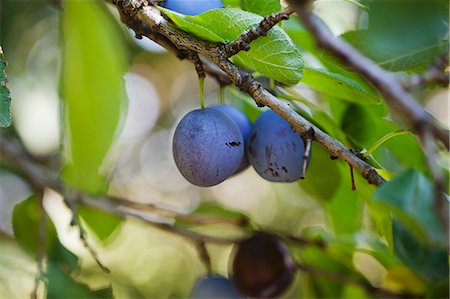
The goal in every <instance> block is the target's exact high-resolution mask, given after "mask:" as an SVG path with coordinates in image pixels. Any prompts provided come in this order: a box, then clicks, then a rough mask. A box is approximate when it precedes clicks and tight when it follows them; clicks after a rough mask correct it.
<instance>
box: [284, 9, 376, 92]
mask: <svg viewBox="0 0 450 299" xmlns="http://www.w3.org/2000/svg"><path fill="white" fill-rule="evenodd" d="M324 25H325V24H324ZM325 26H326V25H325ZM283 29H284V30H285V31H286V33H287V34H288V35H289V36H290V37H291V38H292V40H293V41H294V43H295V44H296V45H297V46H299V47H301V48H302V49H304V50H306V51H308V52H309V53H311V54H312V55H314V56H315V57H316V58H317V59H318V60H319V61H320V62H321V63H322V64H323V66H324V67H326V68H327V69H328V70H329V71H330V72H332V73H336V74H340V75H342V76H344V77H346V78H348V79H351V80H353V81H355V82H357V83H358V84H359V85H360V86H361V87H363V88H364V89H365V90H370V91H371V93H373V94H375V95H378V93H377V92H376V91H375V89H374V88H373V87H372V86H371V85H370V84H369V83H368V82H367V81H366V80H365V79H364V78H363V77H362V76H361V75H360V74H358V73H356V72H354V71H353V70H351V69H350V68H349V67H348V66H346V65H345V64H344V63H342V62H341V61H340V60H339V59H337V58H336V57H334V56H333V55H332V54H330V53H329V52H327V51H325V50H322V49H321V48H319V47H318V46H317V43H316V41H315V38H314V37H313V36H312V35H311V33H310V32H309V31H308V30H307V29H306V28H305V26H304V25H303V24H302V22H301V20H300V19H299V18H298V17H297V16H291V17H290V18H289V19H288V20H286V21H284V22H283Z"/></svg>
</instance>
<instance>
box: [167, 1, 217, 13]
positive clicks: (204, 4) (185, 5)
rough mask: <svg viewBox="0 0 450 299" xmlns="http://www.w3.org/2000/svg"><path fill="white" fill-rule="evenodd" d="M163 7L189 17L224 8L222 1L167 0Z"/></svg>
mask: <svg viewBox="0 0 450 299" xmlns="http://www.w3.org/2000/svg"><path fill="white" fill-rule="evenodd" d="M161 6H163V7H165V8H167V9H170V10H173V11H176V12H179V13H182V14H184V15H188V16H194V15H198V14H201V13H202V12H205V11H207V10H210V9H214V8H222V7H223V3H222V1H220V0H166V1H164V2H162V3H161Z"/></svg>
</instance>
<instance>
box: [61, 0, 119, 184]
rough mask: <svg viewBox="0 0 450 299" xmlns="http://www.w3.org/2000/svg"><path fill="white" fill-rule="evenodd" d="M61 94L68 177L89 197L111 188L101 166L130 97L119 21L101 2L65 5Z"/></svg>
mask: <svg viewBox="0 0 450 299" xmlns="http://www.w3.org/2000/svg"><path fill="white" fill-rule="evenodd" d="M62 25H63V41H64V43H63V53H64V56H63V72H62V85H61V86H62V95H63V98H64V103H65V105H64V108H65V119H64V122H65V128H66V131H67V136H68V140H67V141H68V151H69V155H70V156H69V161H70V163H71V164H70V165H69V167H68V168H67V172H66V176H65V179H66V181H68V182H69V184H71V185H73V186H74V187H76V188H78V189H81V190H83V191H87V192H90V193H101V192H104V191H105V190H106V182H105V180H104V177H103V175H102V174H100V167H101V165H102V164H103V161H104V159H105V155H106V154H107V152H108V149H109V148H110V146H111V144H112V142H113V140H114V137H115V136H116V134H117V132H116V131H117V127H118V123H119V117H120V115H121V108H123V107H124V104H125V102H124V100H125V99H126V95H125V87H124V81H123V75H124V73H125V71H126V66H127V56H126V54H125V48H124V45H125V42H124V41H123V40H122V36H121V35H120V34H121V33H120V28H119V27H118V24H117V22H116V21H115V20H114V19H113V18H112V16H111V15H109V13H108V11H107V10H106V7H105V6H104V5H103V4H102V3H100V2H98V1H74V0H70V1H67V2H65V5H64V13H63V23H62Z"/></svg>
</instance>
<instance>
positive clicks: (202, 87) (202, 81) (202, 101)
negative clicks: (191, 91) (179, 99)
mask: <svg viewBox="0 0 450 299" xmlns="http://www.w3.org/2000/svg"><path fill="white" fill-rule="evenodd" d="M198 85H199V89H200V107H201V108H202V109H203V108H205V77H199V78H198Z"/></svg>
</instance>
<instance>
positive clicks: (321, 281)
mask: <svg viewBox="0 0 450 299" xmlns="http://www.w3.org/2000/svg"><path fill="white" fill-rule="evenodd" d="M300 255H301V257H300V259H301V260H302V261H304V262H305V264H307V265H309V266H311V267H314V268H317V269H322V270H324V271H329V272H333V273H342V275H344V276H345V277H352V278H353V279H355V280H360V281H362V282H366V279H365V278H364V277H363V276H362V275H361V274H359V273H358V272H357V271H356V270H355V269H354V268H353V266H352V255H348V256H343V255H340V254H339V252H330V251H327V252H325V251H323V250H321V249H318V248H313V247H305V248H302V250H301V254H300ZM303 275H306V274H303ZM311 281H312V284H313V287H314V290H315V292H316V294H317V297H319V298H335V297H340V296H339V294H341V293H342V292H344V289H345V288H344V285H345V284H343V283H341V282H337V281H336V280H333V279H330V278H327V277H326V276H321V275H314V276H311Z"/></svg>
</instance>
